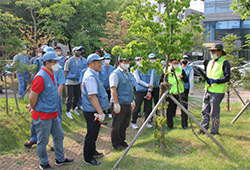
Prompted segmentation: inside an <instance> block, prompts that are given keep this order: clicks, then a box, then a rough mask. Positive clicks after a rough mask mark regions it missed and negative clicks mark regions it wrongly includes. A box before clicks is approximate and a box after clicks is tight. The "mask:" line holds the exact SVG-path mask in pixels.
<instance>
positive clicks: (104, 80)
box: [99, 65, 115, 90]
mask: <svg viewBox="0 0 250 170" xmlns="http://www.w3.org/2000/svg"><path fill="white" fill-rule="evenodd" d="M107 67H108V72H107V71H106V68H107ZM114 70H115V67H114V66H111V65H109V66H104V65H102V69H101V71H100V72H99V78H100V80H101V82H102V85H103V86H104V88H105V89H106V90H109V89H110V87H109V75H110V74H111V73H112V72H113V71H114Z"/></svg>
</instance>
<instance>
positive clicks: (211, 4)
mask: <svg viewBox="0 0 250 170" xmlns="http://www.w3.org/2000/svg"><path fill="white" fill-rule="evenodd" d="M204 13H205V14H210V13H215V0H206V2H205V9H204Z"/></svg>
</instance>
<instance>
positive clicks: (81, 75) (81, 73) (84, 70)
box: [78, 68, 88, 83]
mask: <svg viewBox="0 0 250 170" xmlns="http://www.w3.org/2000/svg"><path fill="white" fill-rule="evenodd" d="M87 69H88V68H85V69H83V70H82V71H81V72H80V78H79V81H78V82H79V83H82V79H83V75H84V73H85V72H86V70H87Z"/></svg>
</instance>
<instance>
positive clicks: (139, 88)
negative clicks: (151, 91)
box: [135, 69, 152, 91]
mask: <svg viewBox="0 0 250 170" xmlns="http://www.w3.org/2000/svg"><path fill="white" fill-rule="evenodd" d="M137 71H138V74H139V76H140V79H141V80H142V81H144V82H146V83H148V84H149V83H150V76H151V72H152V70H151V69H149V70H148V72H147V73H146V74H142V71H141V70H137ZM135 89H136V91H147V90H148V87H145V86H142V85H140V84H139V83H137V84H136V86H135Z"/></svg>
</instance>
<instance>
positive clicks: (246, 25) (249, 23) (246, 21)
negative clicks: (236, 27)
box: [241, 20, 250, 28]
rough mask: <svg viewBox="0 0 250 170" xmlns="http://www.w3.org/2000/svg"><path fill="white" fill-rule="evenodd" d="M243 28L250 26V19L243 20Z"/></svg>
mask: <svg viewBox="0 0 250 170" xmlns="http://www.w3.org/2000/svg"><path fill="white" fill-rule="evenodd" d="M241 28H250V20H244V21H242V25H241Z"/></svg>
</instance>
